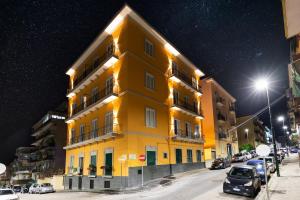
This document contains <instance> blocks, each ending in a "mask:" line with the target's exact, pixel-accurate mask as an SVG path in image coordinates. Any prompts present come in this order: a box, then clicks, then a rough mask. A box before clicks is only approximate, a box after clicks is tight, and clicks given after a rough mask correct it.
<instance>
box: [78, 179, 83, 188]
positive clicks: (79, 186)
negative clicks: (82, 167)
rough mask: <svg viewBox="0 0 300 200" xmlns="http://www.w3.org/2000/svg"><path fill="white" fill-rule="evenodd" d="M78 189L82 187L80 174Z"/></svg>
mask: <svg viewBox="0 0 300 200" xmlns="http://www.w3.org/2000/svg"><path fill="white" fill-rule="evenodd" d="M78 189H79V190H81V189H82V177H81V176H79V177H78Z"/></svg>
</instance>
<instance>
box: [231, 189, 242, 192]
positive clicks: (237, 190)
mask: <svg viewBox="0 0 300 200" xmlns="http://www.w3.org/2000/svg"><path fill="white" fill-rule="evenodd" d="M233 191H236V192H239V191H241V190H240V189H239V188H233Z"/></svg>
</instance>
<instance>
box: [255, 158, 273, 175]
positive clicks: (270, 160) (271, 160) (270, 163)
mask: <svg viewBox="0 0 300 200" xmlns="http://www.w3.org/2000/svg"><path fill="white" fill-rule="evenodd" d="M265 159H266V162H267V165H268V167H269V168H270V172H271V173H274V172H275V171H276V163H275V159H274V158H273V157H265ZM258 160H262V161H263V160H264V158H263V157H259V158H258Z"/></svg>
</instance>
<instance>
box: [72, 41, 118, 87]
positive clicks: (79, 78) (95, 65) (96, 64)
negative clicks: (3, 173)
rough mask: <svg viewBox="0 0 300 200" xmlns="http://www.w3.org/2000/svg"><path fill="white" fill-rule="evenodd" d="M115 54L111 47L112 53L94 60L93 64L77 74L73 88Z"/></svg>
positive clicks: (109, 52) (108, 52) (106, 53)
mask: <svg viewBox="0 0 300 200" xmlns="http://www.w3.org/2000/svg"><path fill="white" fill-rule="evenodd" d="M114 54H115V48H114V47H113V49H112V51H107V52H105V53H104V54H103V55H102V56H101V57H99V58H98V59H96V60H95V61H94V63H93V64H91V65H90V66H88V67H86V68H85V69H84V70H83V72H81V74H79V75H78V76H77V77H76V79H75V80H74V82H73V88H75V87H76V86H77V85H79V84H80V83H81V81H83V80H84V79H85V78H86V77H87V76H88V75H90V74H91V73H93V72H94V71H95V69H97V68H98V67H99V66H100V65H101V64H103V63H104V62H105V61H107V60H108V59H109V58H110V57H111V56H113V55H114Z"/></svg>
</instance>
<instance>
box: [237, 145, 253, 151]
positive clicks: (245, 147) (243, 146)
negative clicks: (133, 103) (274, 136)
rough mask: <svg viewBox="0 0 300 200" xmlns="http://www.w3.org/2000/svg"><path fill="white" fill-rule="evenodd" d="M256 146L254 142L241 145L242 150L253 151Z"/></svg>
mask: <svg viewBox="0 0 300 200" xmlns="http://www.w3.org/2000/svg"><path fill="white" fill-rule="evenodd" d="M253 149H254V147H253V146H252V144H243V145H242V146H240V151H247V152H249V151H251V150H253Z"/></svg>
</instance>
